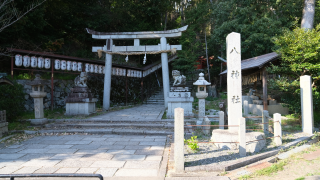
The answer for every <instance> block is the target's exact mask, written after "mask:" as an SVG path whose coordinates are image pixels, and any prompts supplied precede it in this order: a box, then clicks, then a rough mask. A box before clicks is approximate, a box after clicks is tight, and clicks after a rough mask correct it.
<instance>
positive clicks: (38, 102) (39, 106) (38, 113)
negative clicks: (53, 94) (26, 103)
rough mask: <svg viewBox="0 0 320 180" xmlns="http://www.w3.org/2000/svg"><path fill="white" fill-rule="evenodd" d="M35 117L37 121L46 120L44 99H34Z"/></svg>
mask: <svg viewBox="0 0 320 180" xmlns="http://www.w3.org/2000/svg"><path fill="white" fill-rule="evenodd" d="M34 115H35V118H36V119H42V118H44V113H43V97H40V98H34Z"/></svg>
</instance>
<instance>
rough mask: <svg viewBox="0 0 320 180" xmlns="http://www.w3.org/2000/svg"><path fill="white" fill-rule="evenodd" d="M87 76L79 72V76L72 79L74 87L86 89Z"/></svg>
mask: <svg viewBox="0 0 320 180" xmlns="http://www.w3.org/2000/svg"><path fill="white" fill-rule="evenodd" d="M87 79H88V75H87V73H86V72H81V74H80V76H77V77H76V78H75V79H74V85H75V86H76V87H87Z"/></svg>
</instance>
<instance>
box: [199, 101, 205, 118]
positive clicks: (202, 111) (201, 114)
mask: <svg viewBox="0 0 320 180" xmlns="http://www.w3.org/2000/svg"><path fill="white" fill-rule="evenodd" d="M205 115H206V99H199V119H202V118H203V117H204V116H205Z"/></svg>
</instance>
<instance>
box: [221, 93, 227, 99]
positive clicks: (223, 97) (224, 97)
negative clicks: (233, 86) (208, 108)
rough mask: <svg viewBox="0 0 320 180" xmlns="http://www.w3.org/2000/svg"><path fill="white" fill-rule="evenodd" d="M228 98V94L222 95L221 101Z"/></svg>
mask: <svg viewBox="0 0 320 180" xmlns="http://www.w3.org/2000/svg"><path fill="white" fill-rule="evenodd" d="M227 98H228V96H227V95H226V94H220V99H227Z"/></svg>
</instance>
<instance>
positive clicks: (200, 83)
mask: <svg viewBox="0 0 320 180" xmlns="http://www.w3.org/2000/svg"><path fill="white" fill-rule="evenodd" d="M193 85H196V86H203V85H204V86H207V85H211V83H209V82H208V81H206V80H205V79H204V74H203V73H200V74H199V79H198V80H197V81H196V82H194V83H193Z"/></svg>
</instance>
